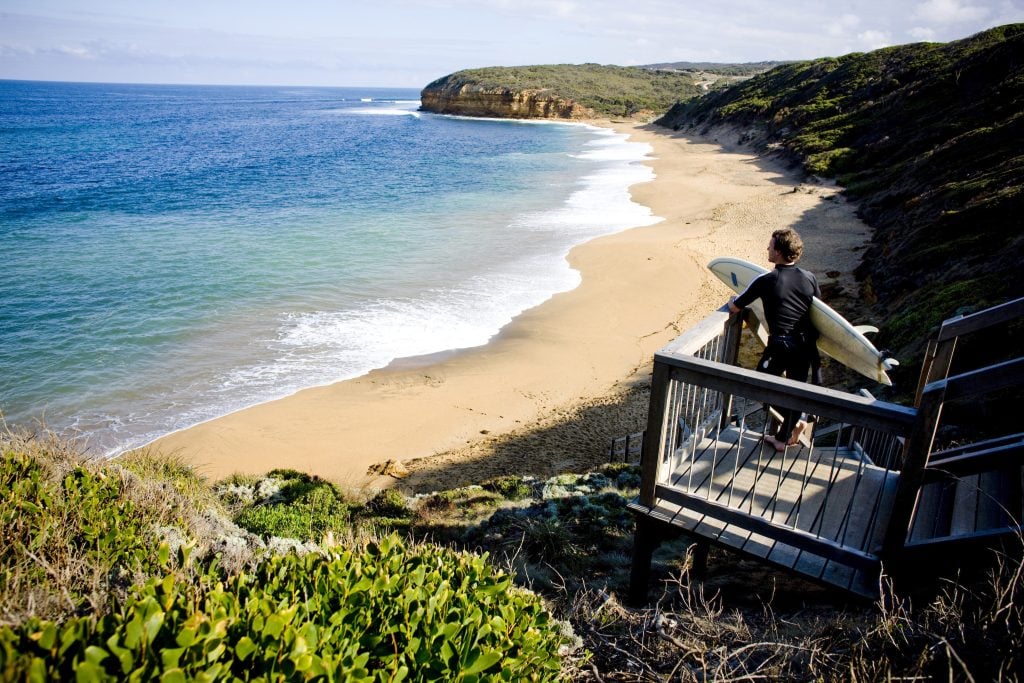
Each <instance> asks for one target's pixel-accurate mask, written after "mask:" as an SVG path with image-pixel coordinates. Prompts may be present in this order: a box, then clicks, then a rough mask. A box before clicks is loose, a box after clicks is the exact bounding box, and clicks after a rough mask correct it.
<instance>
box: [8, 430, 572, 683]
mask: <svg viewBox="0 0 1024 683" xmlns="http://www.w3.org/2000/svg"><path fill="white" fill-rule="evenodd" d="M0 439H2V440H0V454H2V455H0V537H2V538H3V539H4V542H3V544H2V545H0V595H2V605H0V607H2V609H0V615H2V617H0V619H2V621H0V679H2V680H29V681H57V680H80V681H82V680H84V681H106V680H109V681H117V680H140V681H142V680H158V679H159V680H161V681H185V680H208V681H214V680H281V681H283V680H313V679H318V680H343V681H401V680H413V681H457V680H459V681H509V680H515V681H520V680H522V681H551V680H556V679H558V678H560V676H561V674H560V671H561V668H562V657H561V656H560V655H559V649H560V648H562V647H563V646H564V645H565V644H566V643H567V642H568V641H567V638H566V636H565V635H563V632H562V627H561V626H560V625H559V624H558V623H556V622H554V621H553V620H552V619H551V617H550V615H549V613H548V611H547V610H546V609H545V608H544V606H543V604H542V602H541V601H540V599H539V598H538V597H537V596H536V595H534V594H533V593H530V592H528V591H526V590H524V589H521V588H517V587H516V586H514V585H513V584H512V577H511V576H510V575H508V574H507V573H505V572H503V571H501V570H500V569H498V568H496V567H495V566H494V565H493V564H492V563H491V562H489V561H488V558H487V556H486V555H483V556H481V555H470V554H466V553H462V552H458V551H454V550H448V549H444V548H440V547H438V546H436V545H433V544H429V543H419V544H416V545H408V544H407V543H405V542H404V541H402V540H400V539H399V538H398V537H397V536H394V535H385V536H377V537H375V538H373V539H370V540H364V541H357V540H355V538H354V537H351V538H349V540H348V543H347V544H346V547H344V548H341V547H340V546H339V545H338V544H337V543H333V544H326V543H325V544H324V545H323V546H317V545H315V544H312V543H310V541H311V540H313V539H314V538H317V539H318V538H319V534H320V533H321V531H323V530H324V529H325V528H328V529H329V528H330V526H331V525H330V524H328V523H325V524H321V522H322V521H323V516H322V515H320V514H319V511H318V510H317V504H318V503H323V504H325V505H327V507H328V508H332V506H333V503H332V502H331V501H335V500H341V496H340V494H339V493H338V490H337V489H336V487H334V486H333V485H331V484H329V483H327V482H324V481H323V480H320V479H318V478H315V477H308V476H306V475H303V474H300V473H296V472H289V471H275V472H274V473H272V474H271V476H268V477H266V478H264V479H261V480H258V481H253V482H250V483H249V485H250V489H251V490H252V491H256V492H259V491H262V492H263V493H267V492H269V491H271V490H272V489H274V488H276V489H277V491H276V492H273V493H269V494H268V495H266V496H265V498H264V500H273V501H274V502H273V504H272V505H273V506H274V507H273V509H275V510H278V512H277V513H276V514H275V515H273V516H270V517H268V516H263V517H260V516H256V517H253V516H252V515H251V514H250V513H251V511H252V510H253V509H255V507H254V506H256V507H258V506H259V504H260V503H259V502H257V500H256V497H255V496H254V497H253V499H252V500H247V499H246V496H245V493H244V490H245V486H243V485H242V484H240V483H239V479H238V478H235V479H234V480H232V481H231V482H228V483H226V485H224V486H223V487H219V488H220V490H221V492H222V498H221V500H222V501H223V503H222V504H221V505H218V506H215V509H208V510H203V511H199V510H195V509H190V508H189V500H188V499H185V498H183V497H182V495H181V493H180V491H178V490H177V488H176V487H175V486H172V485H170V484H171V483H172V482H179V483H180V482H182V481H187V482H190V485H189V487H188V488H189V491H190V493H191V494H192V496H193V497H192V498H191V500H210V499H212V495H211V493H210V491H207V494H206V495H196V494H197V493H198V492H197V491H196V489H195V486H194V483H195V482H197V481H199V480H198V478H196V477H194V475H188V474H187V473H186V472H185V470H184V469H183V468H182V466H181V465H180V464H179V463H175V462H173V461H170V462H169V464H168V466H167V467H159V466H156V465H157V463H158V460H159V459H158V458H155V457H153V456H147V458H146V460H145V462H146V463H147V466H146V467H145V468H144V469H146V470H147V471H149V472H151V473H154V474H155V476H156V477H157V479H154V480H151V481H149V480H140V479H138V478H137V477H136V476H135V475H134V474H132V473H131V472H130V471H129V470H128V469H127V468H124V467H122V466H121V465H120V464H118V463H103V462H87V461H84V460H82V459H81V458H79V457H78V456H77V455H76V454H75V453H74V451H73V450H72V449H71V448H69V447H68V446H67V445H65V444H61V443H60V442H57V441H48V442H40V441H37V440H35V439H31V438H28V437H16V436H13V435H4V436H2V437H0ZM136 465H137V463H133V466H136ZM267 482H270V484H268V483H267ZM396 497H397V499H398V501H401V503H402V505H401V507H402V508H403V509H404V499H403V498H402V497H401V496H400V495H399V494H397V493H396V494H390V495H387V496H383V497H381V498H380V500H381V501H390V503H389V504H393V503H394V502H395V498H396ZM375 500H376V499H375ZM285 501H289V502H285ZM371 503H372V501H371ZM351 505H352V507H354V508H360V507H362V506H361V504H359V503H357V502H354V503H352V504H351ZM231 507H239V508H240V510H239V512H238V513H237V516H238V517H239V518H240V519H245V520H249V521H251V520H252V519H254V518H255V519H256V520H258V521H257V522H256V523H254V527H256V528H258V529H259V531H260V533H261V534H269V533H270V532H271V530H281V529H287V530H291V531H295V532H297V533H298V534H299V535H298V537H297V538H296V539H293V540H294V541H295V543H293V544H292V545H291V546H288V547H290V548H291V549H290V550H287V551H283V552H275V551H274V550H273V549H272V548H273V544H272V543H271V544H267V545H266V546H263V549H262V550H255V551H253V552H250V553H249V554H248V556H247V557H245V558H244V560H243V561H242V562H236V561H234V560H233V559H232V558H231V555H230V552H229V551H228V549H229V547H230V546H231V545H233V543H232V541H238V540H239V539H240V540H241V542H242V544H243V545H244V544H248V543H249V542H250V541H256V539H253V538H251V537H247V535H246V532H245V531H243V530H242V529H239V528H237V527H232V525H230V523H228V522H226V521H222V522H221V524H219V525H214V526H213V527H211V525H210V524H209V521H208V518H209V517H210V516H211V515H214V516H215V515H217V514H218V509H223V508H231ZM366 507H367V508H370V507H371V505H370V504H368V505H367V506H366ZM376 509H378V510H379V511H381V512H384V513H386V514H388V515H393V514H395V512H396V511H395V509H394V507H393V505H392V507H388V506H387V505H384V506H381V507H378V508H376ZM303 517H305V518H306V521H305V522H304V523H298V522H297V520H299V519H301V518H303ZM204 520H205V521H204ZM268 520H269V521H268ZM346 523H347V520H346ZM225 534H228V535H227V536H225ZM302 542H305V544H304V545H303V544H302ZM252 547H253V548H259V547H260V544H259V543H258V542H255V543H254V545H253V546H252ZM268 548H270V549H268ZM297 551H298V552H297Z"/></svg>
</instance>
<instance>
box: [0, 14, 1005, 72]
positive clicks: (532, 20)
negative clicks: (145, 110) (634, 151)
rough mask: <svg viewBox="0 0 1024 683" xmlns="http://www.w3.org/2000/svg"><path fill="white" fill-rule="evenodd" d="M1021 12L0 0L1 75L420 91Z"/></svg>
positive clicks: (826, 52) (895, 32)
mask: <svg viewBox="0 0 1024 683" xmlns="http://www.w3.org/2000/svg"><path fill="white" fill-rule="evenodd" d="M1014 22H1024V0H820V1H811V0H774V1H772V0H701V1H700V2H696V1H694V0H627V1H623V0H333V1H332V0H289V1H286V2H282V1H281V0H174V1H173V2H160V1H158V0H89V1H88V2H83V1H82V0H0V78H4V79H25V80H51V81H96V82H112V83H186V84H239V85H311V86H316V85H319V86H353V87H367V86H377V87H409V88H422V87H423V86H425V85H426V84H427V83H429V82H430V81H432V80H434V79H436V78H440V77H442V76H445V75H447V74H449V73H452V72H453V71H458V70H460V69H468V68H475V67H484V66H516V65H525V64H582V63H585V62H593V63H598V64H618V65H623V66H630V65H640V64H653V63H659V62H676V61H700V62H756V61H764V60H799V59H813V58H817V57H826V56H839V55H843V54H847V53H850V52H863V51H868V50H873V49H877V48H880V47H885V46H888V45H900V44H904V43H911V42H918V41H922V40H927V41H939V42H947V41H950V40H956V39H958V38H964V37H967V36H970V35H973V34H975V33H977V32H978V31H982V30H984V29H986V28H991V27H993V26H999V25H1002V24H1008V23H1014Z"/></svg>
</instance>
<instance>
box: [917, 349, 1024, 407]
mask: <svg viewBox="0 0 1024 683" xmlns="http://www.w3.org/2000/svg"><path fill="white" fill-rule="evenodd" d="M1022 383H1024V357H1021V358H1014V359H1013V360H1008V361H1004V362H1002V363H996V364H995V365H989V366H987V367H984V368H980V369H978V370H970V371H968V372H964V373H961V374H959V375H953V376H952V377H947V378H946V379H940V380H936V381H934V382H931V383H930V384H927V385H925V387H924V391H923V392H922V396H923V395H927V394H939V395H941V397H942V399H941V400H943V401H952V400H956V399H961V398H970V397H972V396H978V395H979V394H987V393H990V392H993V391H999V390H1000V389H1006V388H1009V387H1012V386H1019V385H1021V384H1022Z"/></svg>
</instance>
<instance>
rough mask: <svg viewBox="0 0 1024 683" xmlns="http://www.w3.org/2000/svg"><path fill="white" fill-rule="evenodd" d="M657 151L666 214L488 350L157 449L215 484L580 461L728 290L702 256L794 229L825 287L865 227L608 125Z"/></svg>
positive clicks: (648, 134) (616, 426) (724, 159)
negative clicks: (258, 477) (673, 346)
mask: <svg viewBox="0 0 1024 683" xmlns="http://www.w3.org/2000/svg"><path fill="white" fill-rule="evenodd" d="M603 125H608V126H611V127H614V128H615V129H617V130H619V131H620V132H628V133H629V134H630V135H631V139H633V140H637V141H642V142H647V143H649V144H651V146H652V147H653V154H652V156H653V160H652V161H651V162H649V163H651V164H652V165H653V168H654V172H655V176H656V177H655V179H654V180H653V181H650V182H645V183H640V184H637V185H634V186H633V187H632V188H631V193H632V196H633V199H634V201H636V202H639V203H641V204H644V205H646V206H648V207H650V208H651V209H652V211H653V213H654V214H655V215H657V216H660V217H662V218H663V219H664V220H663V221H661V222H660V223H657V224H656V225H652V226H647V227H641V228H634V229H632V230H627V231H624V232H621V233H618V234H615V235H611V236H607V237H603V238H600V239H596V240H593V241H591V242H588V243H586V244H584V245H581V246H578V247H576V248H575V249H574V250H573V251H572V252H571V253H570V255H569V260H570V262H571V264H572V266H573V267H574V268H576V269H578V270H579V271H580V273H581V275H582V284H581V285H580V286H579V287H578V288H576V289H575V290H573V291H570V292H565V293H562V294H558V295H556V296H554V297H552V298H551V299H550V300H548V301H547V302H545V303H543V304H541V305H540V306H537V307H535V308H533V309H531V310H529V311H526V312H525V313H523V314H522V315H520V316H519V317H517V318H516V319H515V320H513V321H512V322H511V323H509V324H508V325H507V326H506V327H505V328H503V329H502V330H501V332H500V333H499V334H498V335H497V336H496V337H495V338H494V339H492V340H491V341H490V343H488V344H487V345H486V346H483V347H478V348H474V349H468V350H464V351H459V352H455V353H450V354H442V355H439V356H435V357H426V358H416V359H403V360H402V361H399V362H396V363H393V364H392V365H391V366H389V367H387V368H383V369H380V370H376V371H374V372H371V373H370V374H368V375H366V376H364V377H361V378H358V379H353V380H348V381H344V382H339V383H337V384H334V385H331V386H326V387H318V388H312V389H307V390H304V391H301V392H299V393H296V394H294V395H292V396H289V397H287V398H284V399H280V400H277V401H272V402H269V403H264V404H261V405H258V406H254V407H252V408H247V409H245V410H242V411H239V412H236V413H232V414H230V415H227V416H225V417H222V418H218V419H216V420H212V421H210V422H206V423H203V424H200V425H197V426H195V427H192V428H189V429H187V430H183V431H180V432H176V433H174V434H171V435H169V436H166V437H164V438H162V439H160V440H159V441H157V442H155V443H154V444H152V446H151V447H152V448H155V449H156V450H158V451H161V452H164V453H173V454H175V455H177V456H178V457H181V458H182V459H184V460H185V461H187V462H189V463H191V464H193V465H194V466H196V467H197V469H198V470H199V472H200V473H202V474H203V475H205V476H207V477H209V478H210V479H214V480H215V479H220V478H223V477H225V476H228V475H230V474H233V473H245V474H262V473H265V472H267V471H269V470H271V469H274V468H291V469H297V470H301V471H305V472H309V473H312V474H317V475H319V476H322V477H325V478H327V479H330V480H332V481H334V482H336V483H338V484H340V485H342V486H344V487H346V488H369V489H375V488H380V487H386V486H399V487H402V488H404V489H407V490H410V491H412V490H432V489H439V488H445V487H449V486H456V485H464V484H468V483H480V482H482V481H484V480H486V479H488V478H491V477H494V476H497V475H500V474H510V473H519V474H537V475H545V476H546V475H550V474H552V473H556V472H561V471H581V470H584V469H586V468H588V467H592V466H595V465H597V464H600V463H602V462H605V461H607V459H608V450H609V443H610V439H612V438H614V437H616V436H624V435H625V434H628V433H632V432H639V431H640V430H642V429H643V428H644V425H645V422H646V410H647V385H648V380H649V376H650V371H651V358H652V355H653V353H654V352H655V351H656V350H657V349H659V348H660V347H662V346H664V345H665V344H666V343H668V342H669V341H670V340H671V339H673V338H674V337H675V336H677V335H678V334H680V332H681V331H682V330H684V329H686V328H687V327H689V326H691V325H693V324H695V323H696V322H698V321H699V320H700V319H701V318H703V317H704V316H706V315H707V314H708V313H710V312H711V311H713V310H714V309H716V308H718V307H719V306H721V305H722V304H723V303H724V302H725V301H726V299H727V298H728V296H729V295H730V292H729V291H728V290H727V288H726V287H725V286H724V285H722V284H721V283H719V282H718V281H717V280H714V279H713V277H712V276H710V274H709V272H708V271H707V269H706V268H705V267H704V266H705V264H706V263H707V262H708V261H709V260H710V259H712V258H714V257H716V256H723V255H731V256H739V257H742V258H746V259H749V260H752V261H755V262H758V263H765V265H767V263H766V252H765V247H766V245H767V242H768V239H769V237H770V235H771V232H772V231H773V230H775V229H777V228H781V227H787V226H789V227H794V228H796V229H797V230H799V231H800V233H801V234H802V235H803V237H804V241H805V243H806V245H807V246H806V252H805V257H804V261H803V263H802V264H801V265H804V266H806V267H809V268H811V269H812V270H814V271H815V272H816V273H817V274H818V276H819V279H820V280H821V281H822V282H823V284H824V285H825V286H826V287H830V288H831V289H832V290H833V291H836V290H840V289H843V290H846V291H853V290H854V289H855V284H854V282H853V280H852V277H851V273H852V270H853V268H854V267H855V266H856V264H857V262H858V258H859V256H858V255H859V250H860V249H862V248H863V247H864V245H865V244H866V243H867V240H868V238H869V236H870V231H869V229H868V228H867V227H866V226H865V225H864V224H863V223H862V222H861V221H859V220H858V219H857V218H856V217H855V215H854V212H853V208H852V206H850V205H848V204H847V203H846V202H845V201H844V200H843V199H842V198H841V197H840V196H839V195H838V193H837V189H836V188H835V187H832V186H830V185H828V184H822V183H817V182H809V181H808V180H807V179H805V178H801V177H800V175H799V174H798V173H796V172H794V171H792V170H789V169H787V168H785V167H784V166H782V165H781V164H780V163H779V162H777V161H773V160H771V159H768V158H763V157H758V156H757V155H755V154H753V153H751V152H749V151H745V150H744V149H743V148H741V147H740V146H738V145H737V144H735V140H736V136H735V135H733V134H731V133H730V132H728V131H721V132H719V133H718V134H716V135H713V136H695V135H682V134H674V133H671V132H670V131H667V130H666V129H663V128H658V127H656V126H650V125H639V124H633V123H609V122H604V123H603Z"/></svg>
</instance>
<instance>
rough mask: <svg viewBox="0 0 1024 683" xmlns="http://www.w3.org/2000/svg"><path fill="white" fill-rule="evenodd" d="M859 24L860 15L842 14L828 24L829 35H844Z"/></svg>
mask: <svg viewBox="0 0 1024 683" xmlns="http://www.w3.org/2000/svg"><path fill="white" fill-rule="evenodd" d="M859 25H860V17H858V16H857V15H856V14H844V15H843V16H841V17H839V18H838V19H836V20H835V21H833V22H832V23H831V24H829V26H828V34H829V35H830V36H845V35H846V34H847V33H849V32H850V31H852V30H853V29H855V28H857V27H858V26H859Z"/></svg>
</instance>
